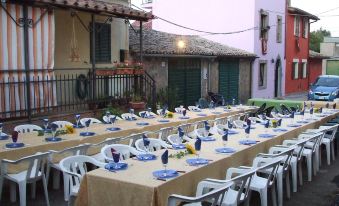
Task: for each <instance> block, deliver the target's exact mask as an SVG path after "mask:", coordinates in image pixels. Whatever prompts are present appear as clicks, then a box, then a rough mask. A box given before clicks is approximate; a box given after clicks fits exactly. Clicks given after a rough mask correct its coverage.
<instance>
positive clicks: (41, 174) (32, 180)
mask: <svg viewBox="0 0 339 206" xmlns="http://www.w3.org/2000/svg"><path fill="white" fill-rule="evenodd" d="M48 154H49V153H48V152H44V153H40V152H38V153H36V154H34V155H31V156H27V157H23V158H21V159H19V160H15V161H13V160H7V159H2V160H1V175H0V199H1V193H2V187H3V181H4V179H7V180H10V181H11V201H12V202H14V201H15V199H16V188H15V184H14V183H17V184H18V185H19V194H20V206H25V205H26V186H27V184H32V198H35V195H36V182H37V181H39V180H42V183H43V188H44V193H45V198H46V205H49V199H48V190H47V183H46V177H45V163H46V159H47V156H48ZM21 163H22V164H24V163H26V164H27V165H28V167H27V170H24V171H22V172H19V173H16V174H11V173H8V170H7V168H8V166H9V165H17V164H21Z"/></svg>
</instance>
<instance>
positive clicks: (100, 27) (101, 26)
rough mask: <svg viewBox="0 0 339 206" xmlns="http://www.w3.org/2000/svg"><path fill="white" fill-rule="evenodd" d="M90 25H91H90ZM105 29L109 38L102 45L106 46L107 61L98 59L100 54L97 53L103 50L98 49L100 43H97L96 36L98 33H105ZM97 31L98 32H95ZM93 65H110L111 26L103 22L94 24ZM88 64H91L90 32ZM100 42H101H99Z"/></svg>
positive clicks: (101, 58)
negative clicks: (107, 30)
mask: <svg viewBox="0 0 339 206" xmlns="http://www.w3.org/2000/svg"><path fill="white" fill-rule="evenodd" d="M90 24H91V25H92V23H90ZM105 27H106V28H107V29H109V38H108V42H106V43H104V45H108V48H107V52H108V53H109V55H107V59H104V58H103V57H98V56H99V55H100V54H98V53H97V52H99V51H103V50H104V49H103V48H99V49H98V45H101V43H99V42H97V41H100V40H99V39H97V38H98V36H99V35H100V33H102V32H105V31H106V30H105ZM98 30H99V32H97V31H98ZM95 31H96V33H95V41H96V42H95V54H94V55H95V63H96V64H110V63H112V25H111V24H109V23H104V22H95ZM89 36H90V62H91V63H92V62H93V61H92V33H91V32H90V35H89ZM101 41H102V40H101Z"/></svg>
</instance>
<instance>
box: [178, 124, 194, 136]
mask: <svg viewBox="0 0 339 206" xmlns="http://www.w3.org/2000/svg"><path fill="white" fill-rule="evenodd" d="M178 127H180V128H181V129H182V130H183V131H184V134H185V136H187V137H189V138H195V132H194V125H193V124H191V123H185V124H181V125H179V126H178Z"/></svg>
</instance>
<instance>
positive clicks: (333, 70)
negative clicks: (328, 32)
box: [320, 37, 339, 75]
mask: <svg viewBox="0 0 339 206" xmlns="http://www.w3.org/2000/svg"><path fill="white" fill-rule="evenodd" d="M320 53H322V54H324V55H326V56H328V57H329V59H326V60H324V61H323V74H329V75H339V37H324V42H322V43H321V44H320Z"/></svg>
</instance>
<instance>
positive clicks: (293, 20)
mask: <svg viewBox="0 0 339 206" xmlns="http://www.w3.org/2000/svg"><path fill="white" fill-rule="evenodd" d="M287 11H288V12H287V15H286V75H285V78H286V81H285V93H286V94H291V93H298V92H305V91H307V90H308V89H309V84H310V83H311V82H312V81H311V80H313V79H314V77H315V76H316V75H319V74H321V72H320V73H319V72H318V71H321V65H320V70H317V69H311V68H313V67H314V66H313V65H312V66H311V63H312V62H313V61H311V62H310V59H309V36H310V24H311V23H312V21H313V22H314V21H318V20H319V18H318V17H317V16H315V15H313V14H310V13H308V12H306V11H303V10H301V9H298V8H294V7H288V9H287ZM314 71H315V73H314ZM318 73H319V74H318Z"/></svg>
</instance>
